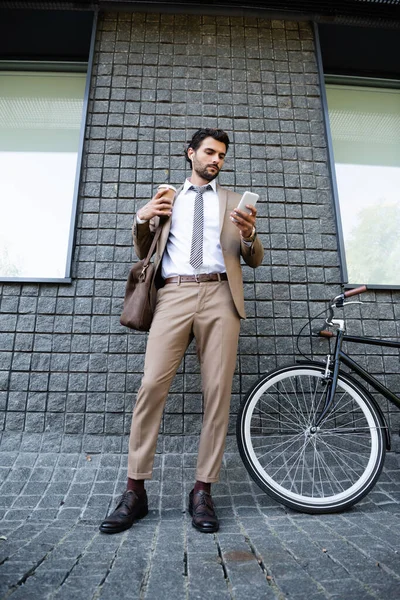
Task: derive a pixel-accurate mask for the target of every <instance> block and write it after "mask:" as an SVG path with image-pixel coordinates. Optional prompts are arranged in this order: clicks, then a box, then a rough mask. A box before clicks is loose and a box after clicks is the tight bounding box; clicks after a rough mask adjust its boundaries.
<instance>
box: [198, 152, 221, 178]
mask: <svg viewBox="0 0 400 600" xmlns="http://www.w3.org/2000/svg"><path fill="white" fill-rule="evenodd" d="M208 166H209V167H210V166H211V165H208ZM212 166H215V169H216V172H215V174H214V175H213V174H212V173H210V172H209V171H207V167H200V165H199V163H198V161H197V160H196V158H195V157H194V156H193V161H192V167H193V170H194V171H195V172H196V174H197V175H198V176H199V177H201V178H202V179H205V180H206V181H212V180H213V179H215V178H216V177H218V175H219V171H220V169H219V168H218V167H217V166H216V165H212Z"/></svg>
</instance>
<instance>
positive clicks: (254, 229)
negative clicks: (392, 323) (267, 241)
mask: <svg viewBox="0 0 400 600" xmlns="http://www.w3.org/2000/svg"><path fill="white" fill-rule="evenodd" d="M240 235H241V236H242V240H243V241H244V242H254V240H255V238H256V228H255V227H253V230H252V232H251V234H250V236H249V237H245V236H244V235H243V234H242V232H240Z"/></svg>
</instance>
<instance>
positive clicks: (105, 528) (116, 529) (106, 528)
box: [99, 508, 149, 534]
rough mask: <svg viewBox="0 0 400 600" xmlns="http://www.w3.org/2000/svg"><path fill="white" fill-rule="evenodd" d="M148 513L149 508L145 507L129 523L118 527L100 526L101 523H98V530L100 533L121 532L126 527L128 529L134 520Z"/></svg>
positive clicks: (142, 517)
mask: <svg viewBox="0 0 400 600" xmlns="http://www.w3.org/2000/svg"><path fill="white" fill-rule="evenodd" d="M148 513H149V509H148V508H145V509H144V510H143V511H142V512H140V513H138V514H137V515H136V516H135V518H134V519H133V520H132V523H130V525H124V526H122V525H121V526H120V527H113V528H111V527H104V528H102V525H100V527H99V531H100V533H109V534H112V533H121V532H122V531H126V530H127V529H130V528H131V527H132V525H133V524H134V522H135V521H139V520H140V519H144V517H145V516H146V515H148Z"/></svg>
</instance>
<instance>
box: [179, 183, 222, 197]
mask: <svg viewBox="0 0 400 600" xmlns="http://www.w3.org/2000/svg"><path fill="white" fill-rule="evenodd" d="M191 185H193V183H192V182H191V181H189V179H185V183H184V184H183V190H182V191H183V193H184V194H186V192H187V191H188V189H189V188H190V186H191ZM204 185H206V184H204ZM209 185H211V187H212V189H213V191H214V192H217V180H216V179H213V180H212V181H210V182H209Z"/></svg>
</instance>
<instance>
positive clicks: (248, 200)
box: [237, 192, 260, 214]
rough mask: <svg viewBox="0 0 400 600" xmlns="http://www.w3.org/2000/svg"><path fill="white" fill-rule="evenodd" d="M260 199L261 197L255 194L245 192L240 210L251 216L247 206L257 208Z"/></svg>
mask: <svg viewBox="0 0 400 600" xmlns="http://www.w3.org/2000/svg"><path fill="white" fill-rule="evenodd" d="M259 197H260V196H259V195H258V194H253V192H245V193H244V194H243V196H242V197H241V199H240V202H239V204H238V206H237V208H238V210H242V211H243V212H247V213H249V214H250V212H249V210H248V209H247V208H246V204H251V205H252V206H255V205H256V204H257V200H258V199H259Z"/></svg>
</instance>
